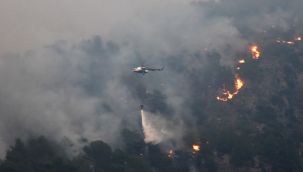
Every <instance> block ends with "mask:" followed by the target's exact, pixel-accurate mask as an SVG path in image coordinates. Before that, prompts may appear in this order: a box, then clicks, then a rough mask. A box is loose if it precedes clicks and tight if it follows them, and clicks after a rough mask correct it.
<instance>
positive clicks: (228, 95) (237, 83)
mask: <svg viewBox="0 0 303 172" xmlns="http://www.w3.org/2000/svg"><path fill="white" fill-rule="evenodd" d="M234 84H235V91H234V92H230V91H229V90H226V89H223V93H222V96H217V100H219V101H223V102H227V101H228V100H232V99H233V98H234V96H235V95H237V94H238V93H239V91H240V89H241V88H242V87H243V86H244V81H243V80H241V78H240V77H236V78H235V81H234Z"/></svg>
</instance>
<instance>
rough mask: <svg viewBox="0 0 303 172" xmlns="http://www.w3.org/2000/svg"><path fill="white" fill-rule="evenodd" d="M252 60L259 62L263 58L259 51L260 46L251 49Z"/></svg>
mask: <svg viewBox="0 0 303 172" xmlns="http://www.w3.org/2000/svg"><path fill="white" fill-rule="evenodd" d="M250 51H251V54H252V58H253V59H255V60H258V59H259V58H260V56H261V52H260V51H259V50H258V46H256V45H254V46H252V47H251V48H250Z"/></svg>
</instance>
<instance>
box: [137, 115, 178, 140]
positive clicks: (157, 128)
mask: <svg viewBox="0 0 303 172" xmlns="http://www.w3.org/2000/svg"><path fill="white" fill-rule="evenodd" d="M141 120H142V128H143V132H144V141H145V143H152V144H158V143H160V142H162V141H163V140H165V139H169V138H171V137H172V136H173V134H172V133H171V132H170V131H168V130H167V128H166V127H167V122H166V121H165V120H164V119H160V117H159V116H155V115H153V114H151V113H148V114H146V112H144V110H141Z"/></svg>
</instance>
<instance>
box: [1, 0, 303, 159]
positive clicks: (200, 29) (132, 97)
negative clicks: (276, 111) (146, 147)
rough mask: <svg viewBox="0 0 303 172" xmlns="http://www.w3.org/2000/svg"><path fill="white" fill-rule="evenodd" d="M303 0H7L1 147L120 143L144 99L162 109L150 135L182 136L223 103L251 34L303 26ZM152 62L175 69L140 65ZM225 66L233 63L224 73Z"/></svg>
mask: <svg viewBox="0 0 303 172" xmlns="http://www.w3.org/2000/svg"><path fill="white" fill-rule="evenodd" d="M298 4H302V2H301V1H300V0H292V1H289V2H286V1H282V0H279V1H275V2H267V1H265V0H258V1H251V0H246V1H240V0H221V1H217V0H214V1H211V0H208V1H200V2H195V3H192V1H186V0H166V1H163V0H154V1H139V0H126V1H117V0H113V1H106V0H101V1H95V0H88V1H85V2H84V1H83V2H82V1H70V0H60V1H59V0H55V1H50V0H49V1H43V2H42V1H36V0H28V1H26V2H20V1H17V0H3V1H1V2H0V21H1V26H2V27H1V30H0V33H1V40H0V113H1V115H0V152H1V154H2V155H3V153H4V152H5V150H6V149H7V148H8V147H9V145H10V144H12V142H13V141H14V139H15V138H17V137H21V138H24V139H26V138H27V137H30V136H35V135H46V136H47V137H50V138H52V139H56V140H61V139H62V138H64V137H68V138H69V139H70V140H71V141H72V142H73V143H76V144H75V145H76V146H77V147H80V146H81V144H82V143H81V140H83V139H88V140H95V139H102V140H104V141H106V142H108V143H110V144H112V145H113V146H115V147H119V146H121V145H120V144H121V142H120V139H121V138H120V131H121V130H122V129H123V128H128V127H130V128H135V129H139V128H140V127H139V126H138V124H137V123H136V121H137V116H138V115H137V112H136V110H135V109H136V107H137V106H138V105H139V104H145V105H146V106H149V107H150V109H152V110H153V112H152V113H151V114H147V115H144V117H145V118H144V119H145V120H144V121H145V124H146V125H145V126H149V127H145V128H150V129H146V130H148V131H149V132H148V133H151V134H150V135H149V136H148V137H147V139H146V140H147V141H148V142H154V143H158V142H161V141H165V140H169V139H174V140H176V141H177V142H179V141H181V140H182V137H183V136H184V135H183V134H184V133H186V131H187V130H191V129H194V128H196V127H197V126H196V121H197V118H199V119H200V120H201V119H202V118H204V117H201V116H202V115H201V116H199V115H200V113H202V112H203V113H205V112H204V111H205V110H204V107H205V106H207V105H208V104H212V103H213V101H215V100H214V99H215V96H216V86H218V87H221V86H222V83H226V82H225V81H226V80H227V79H226V78H232V77H229V75H231V74H230V73H231V72H230V71H229V70H228V69H229V67H230V66H232V65H233V64H234V58H236V56H237V55H238V54H239V53H242V52H243V50H244V51H245V50H246V49H247V47H248V44H250V43H251V41H252V40H253V41H254V37H253V36H251V37H249V36H247V34H246V33H251V32H263V31H264V30H269V29H273V28H277V29H278V30H284V31H285V30H287V31H288V30H290V29H291V28H292V27H293V26H294V25H298V26H299V25H301V26H302V25H303V22H302V21H301V19H302V16H303V15H302V11H301V9H299V7H301V6H300V5H298ZM276 5H277V6H276ZM284 5H285V6H284ZM79 9H81V10H79ZM299 31H300V30H297V32H299ZM96 35H101V36H96ZM142 63H148V64H152V65H154V66H165V70H164V71H162V72H157V73H149V74H148V75H146V76H144V77H143V76H138V75H135V74H133V73H131V68H132V67H134V66H137V65H141V64H142ZM221 65H223V66H226V67H227V69H226V68H224V69H225V70H223V71H217V69H218V68H219V67H221ZM219 73H224V76H223V77H219ZM212 98H213V99H212ZM193 106H195V107H199V109H201V110H200V111H198V112H196V111H193V110H192V107H193ZM156 114H158V115H156ZM160 114H161V115H160ZM163 114H165V115H163ZM205 118H206V117H205ZM142 120H143V118H142ZM171 121H173V122H171ZM176 121H178V126H179V127H178V128H177V129H176V128H174V127H172V125H173V124H172V123H174V122H176ZM179 124H180V125H179ZM152 128H154V129H152ZM161 129H164V130H162V131H161ZM163 131H164V132H163Z"/></svg>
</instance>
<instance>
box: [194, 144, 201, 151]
mask: <svg viewBox="0 0 303 172" xmlns="http://www.w3.org/2000/svg"><path fill="white" fill-rule="evenodd" d="M193 150H194V151H196V152H198V151H200V145H198V144H193Z"/></svg>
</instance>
